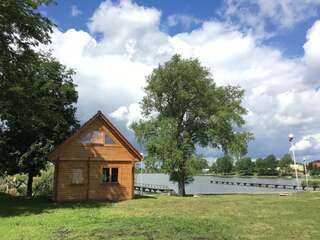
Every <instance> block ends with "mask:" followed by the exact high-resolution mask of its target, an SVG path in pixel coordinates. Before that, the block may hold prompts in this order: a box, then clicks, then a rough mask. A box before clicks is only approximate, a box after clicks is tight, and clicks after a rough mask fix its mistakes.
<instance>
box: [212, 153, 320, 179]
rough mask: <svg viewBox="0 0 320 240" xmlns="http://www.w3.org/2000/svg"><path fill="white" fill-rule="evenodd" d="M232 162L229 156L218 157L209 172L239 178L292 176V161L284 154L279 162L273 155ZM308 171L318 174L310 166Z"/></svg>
mask: <svg viewBox="0 0 320 240" xmlns="http://www.w3.org/2000/svg"><path fill="white" fill-rule="evenodd" d="M234 160H235V158H234V157H231V156H230V155H225V156H223V157H220V158H218V159H217V160H216V161H215V162H213V163H212V165H211V167H210V171H211V172H212V173H217V174H223V175H226V174H235V173H236V174H238V175H240V176H251V175H258V176H278V175H281V176H285V175H291V174H292V169H291V166H290V165H291V164H292V163H293V161H292V159H291V156H290V154H285V155H284V156H283V157H282V158H281V159H280V160H277V158H276V156H275V155H273V154H271V155H269V156H267V157H265V158H257V159H256V160H252V159H251V158H250V157H241V158H240V159H238V160H236V161H234ZM308 169H312V170H311V171H312V172H318V170H316V169H313V167H312V166H311V165H309V167H308ZM319 173H320V170H319Z"/></svg>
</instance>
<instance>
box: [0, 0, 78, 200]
mask: <svg viewBox="0 0 320 240" xmlns="http://www.w3.org/2000/svg"><path fill="white" fill-rule="evenodd" d="M50 2H51V1H50V0H31V1H25V0H24V1H23V0H16V1H7V0H5V1H1V3H0V51H1V54H0V133H1V134H0V169H1V171H0V174H10V175H13V174H16V173H27V174H28V175H29V181H28V183H27V188H28V191H27V194H28V195H29V196H31V194H32V192H31V187H32V180H33V177H34V176H37V175H38V174H40V170H41V169H44V168H45V166H46V162H47V154H48V152H49V151H50V149H51V148H52V145H55V144H59V143H61V142H62V141H63V140H64V139H65V138H66V137H67V136H69V135H70V134H71V133H72V132H73V131H74V129H75V128H77V127H78V125H79V123H78V121H77V120H76V119H75V111H76V108H75V103H76V102H77V99H78V94H77V92H76V90H75V85H74V83H73V80H72V76H73V74H74V71H72V70H70V69H67V68H66V67H65V66H64V65H62V64H60V63H59V62H58V61H57V60H56V59H54V58H53V57H52V56H51V55H50V54H48V53H41V52H36V51H35V50H34V49H35V48H34V47H35V46H37V45H38V44H47V43H48V42H49V41H50V33H51V32H52V27H53V24H52V23H51V22H50V21H49V20H48V19H47V18H46V17H44V16H42V15H41V14H40V13H39V11H38V7H39V6H40V5H41V4H49V3H50Z"/></svg>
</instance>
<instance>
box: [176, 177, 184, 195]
mask: <svg viewBox="0 0 320 240" xmlns="http://www.w3.org/2000/svg"><path fill="white" fill-rule="evenodd" d="M178 188H179V195H181V196H185V195H186V189H185V183H184V179H180V180H179V182H178Z"/></svg>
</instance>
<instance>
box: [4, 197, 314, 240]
mask: <svg viewBox="0 0 320 240" xmlns="http://www.w3.org/2000/svg"><path fill="white" fill-rule="evenodd" d="M319 223H320V193H300V194H293V195H290V196H279V194H272V195H270V194H266V195H224V196H222V195H219V196H201V197H185V198H182V197H170V196H160V195H155V196H152V197H145V198H138V199H135V200H131V201H124V202H119V203H102V202H90V203H73V204H71V203H68V204H55V203H52V202H50V201H48V200H45V199H32V200H26V199H24V198H19V197H11V196H9V195H6V194H1V193H0V239H5V240H10V239H32V240H36V239H77V240H79V239H175V240H178V239H272V240H279V239H299V240H301V239H303V240H307V239H316V240H318V239H320V225H319Z"/></svg>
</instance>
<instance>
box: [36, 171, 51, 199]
mask: <svg viewBox="0 0 320 240" xmlns="http://www.w3.org/2000/svg"><path fill="white" fill-rule="evenodd" d="M53 176H54V167H53V165H49V166H48V168H47V170H45V171H43V170H42V171H41V175H40V176H39V177H36V178H34V181H33V195H34V196H45V197H50V196H52V194H53Z"/></svg>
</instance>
